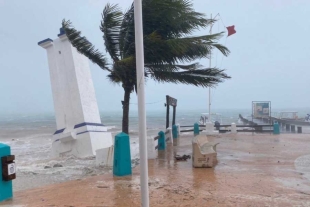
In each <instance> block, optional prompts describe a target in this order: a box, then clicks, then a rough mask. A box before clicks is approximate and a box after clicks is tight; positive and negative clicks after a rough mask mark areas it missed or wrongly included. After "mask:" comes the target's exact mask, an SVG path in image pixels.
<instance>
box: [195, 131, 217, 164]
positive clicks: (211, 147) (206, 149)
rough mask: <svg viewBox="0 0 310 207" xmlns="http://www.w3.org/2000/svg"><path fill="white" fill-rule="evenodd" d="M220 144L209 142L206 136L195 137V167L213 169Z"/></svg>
mask: <svg viewBox="0 0 310 207" xmlns="http://www.w3.org/2000/svg"><path fill="white" fill-rule="evenodd" d="M218 144H219V143H214V142H209V141H208V138H207V136H206V135H198V136H196V137H194V139H193V142H192V146H193V157H192V160H193V167H213V166H214V163H215V161H216V156H217V153H216V146H217V145H218Z"/></svg>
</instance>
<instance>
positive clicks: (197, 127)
mask: <svg viewBox="0 0 310 207" xmlns="http://www.w3.org/2000/svg"><path fill="white" fill-rule="evenodd" d="M196 135H199V124H197V123H195V124H194V136H196Z"/></svg>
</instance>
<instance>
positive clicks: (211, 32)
mask: <svg viewBox="0 0 310 207" xmlns="http://www.w3.org/2000/svg"><path fill="white" fill-rule="evenodd" d="M211 20H212V14H211ZM211 34H212V23H211V27H210V35H211ZM211 58H212V49H211V50H210V59H209V68H211ZM208 118H209V121H210V122H211V123H212V120H211V88H210V87H209V117H208Z"/></svg>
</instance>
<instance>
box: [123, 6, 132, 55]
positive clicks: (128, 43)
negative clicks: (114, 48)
mask: <svg viewBox="0 0 310 207" xmlns="http://www.w3.org/2000/svg"><path fill="white" fill-rule="evenodd" d="M120 53H121V57H122V58H127V57H129V56H132V55H134V54H135V27H134V4H131V7H130V8H129V9H128V10H127V12H125V14H124V17H123V21H122V24H121V30H120Z"/></svg>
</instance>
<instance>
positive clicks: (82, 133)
mask: <svg viewBox="0 0 310 207" xmlns="http://www.w3.org/2000/svg"><path fill="white" fill-rule="evenodd" d="M87 132H106V131H95V130H89V131H84V132H80V133H77V134H76V135H79V134H84V133H87Z"/></svg>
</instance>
